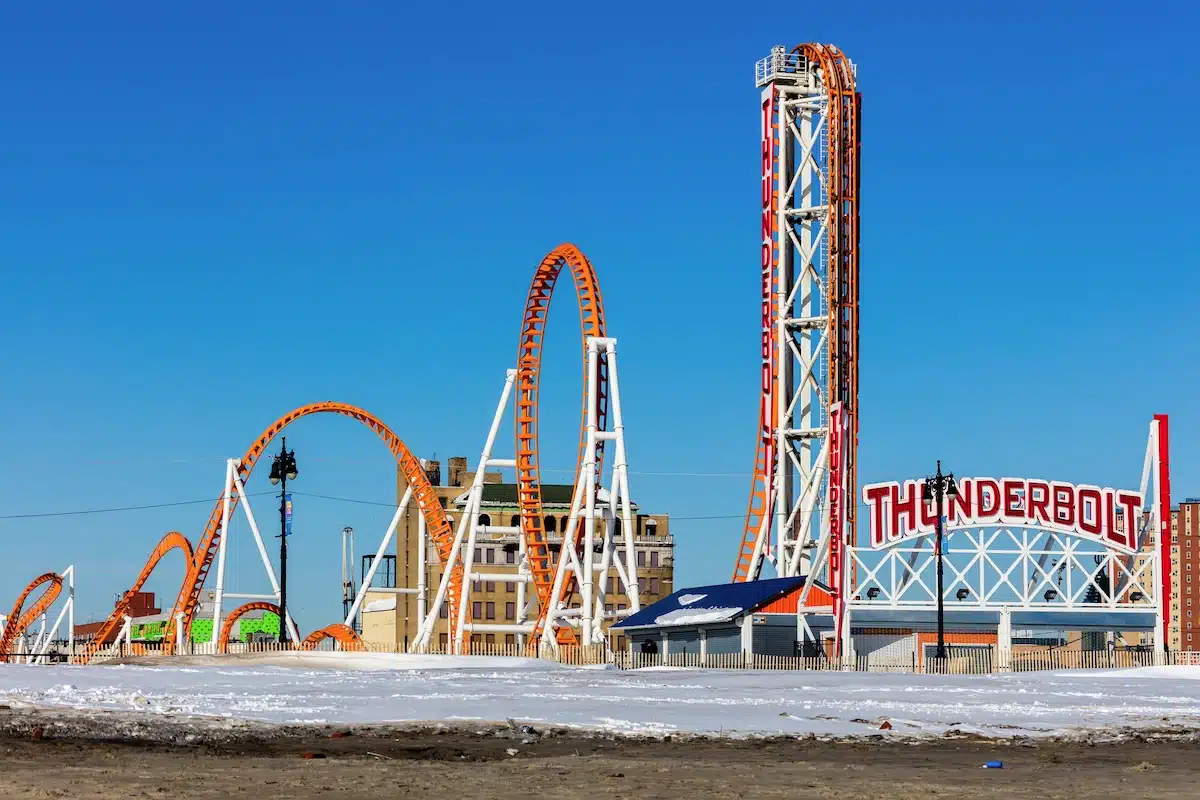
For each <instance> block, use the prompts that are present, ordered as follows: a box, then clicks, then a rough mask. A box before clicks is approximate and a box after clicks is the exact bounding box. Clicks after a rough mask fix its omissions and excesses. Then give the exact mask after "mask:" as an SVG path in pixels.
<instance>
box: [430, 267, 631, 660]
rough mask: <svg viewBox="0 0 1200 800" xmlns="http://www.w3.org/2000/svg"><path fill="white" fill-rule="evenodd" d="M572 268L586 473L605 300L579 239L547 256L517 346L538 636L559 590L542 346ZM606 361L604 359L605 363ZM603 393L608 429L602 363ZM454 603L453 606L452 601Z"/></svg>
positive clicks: (601, 414)
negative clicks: (590, 371)
mask: <svg viewBox="0 0 1200 800" xmlns="http://www.w3.org/2000/svg"><path fill="white" fill-rule="evenodd" d="M564 268H565V269H567V270H568V271H569V272H570V273H571V279H572V281H574V283H575V293H576V295H577V297H578V298H579V321H580V327H581V328H582V334H583V375H584V394H583V397H584V401H583V412H582V420H581V422H580V426H579V430H580V444H579V455H578V458H577V459H576V465H575V474H576V476H578V475H579V474H580V467H581V466H582V462H583V448H584V437H585V435H586V429H587V418H588V408H587V363H588V362H587V340H588V338H589V337H592V336H597V337H603V336H604V335H605V332H604V331H605V328H604V302H603V300H602V299H601V296H600V281H599V280H598V279H597V278H596V272H595V270H594V269H593V268H592V264H591V262H589V261H588V259H587V257H586V256H584V254H583V253H582V252H580V250H579V248H577V247H576V246H575V245H573V244H562V245H559V246H558V247H556V248H554V250H552V251H550V253H548V254H547V255H546V257H545V258H543V259H542V262H541V263H540V264H539V265H538V268H537V271H536V272H535V273H534V276H533V282H532V283H531V284H530V286H529V297H528V299H527V300H526V302H525V316H524V320H523V322H522V323H521V339H520V344H519V345H518V348H517V400H516V405H515V412H516V419H515V425H514V428H515V431H516V456H517V459H516V460H517V494H518V498H519V502H520V506H521V535H522V536H523V537H524V539H525V550H526V557H527V558H528V559H529V568H530V572H531V573H532V575H533V582H534V586H535V588H536V590H537V596H538V604H539V607H540V609H539V615H538V621H537V625H536V626H535V630H534V635H533V637H532V639H531V640H532V641H537V634H538V632H539V631H540V630H541V629H542V627H543V625H544V624H545V620H546V615H547V613H548V612H549V610H550V608H551V607H552V606H553V604H554V602H555V600H557V599H558V598H552V597H551V596H550V595H551V593H552V592H553V590H554V572H555V563H554V559H553V558H552V556H551V554H550V546H549V543H548V542H547V540H546V529H545V524H544V518H543V516H542V488H541V487H542V484H541V473H540V471H539V454H538V388H539V386H540V384H541V377H542V349H543V344H544V340H545V335H546V323H547V321H548V319H549V316H550V299H551V297H552V296H553V294H554V287H555V285H556V284H557V282H558V278H559V276H560V275H561V274H562V272H563V269H564ZM602 363H603V362H602ZM600 370H601V372H600V376H599V385H600V392H599V398H598V406H597V409H596V412H597V418H598V424H599V427H600V430H604V429H605V424H606V421H607V419H608V393H607V391H606V387H607V380H608V373H607V367H606V366H601V367H600ZM602 457H603V452H602V450H600V449H599V448H598V449H597V465H596V474H597V476H598V475H599V474H600V466H601V464H600V461H601V459H602ZM582 537H583V526H582V525H580V526H579V527H578V528H577V530H576V539H577V541H576V546H577V547H578V546H579V545H580V544H581V543H582ZM574 591H575V587H574V582H573V580H571V581H568V582H566V583H565V584H564V586H563V595H562V596H563V597H570V596H571V594H572V593H573V592H574ZM451 608H453V606H451ZM559 637H560V641H562V642H563V643H564V644H573V643H575V641H576V637H575V633H574V631H572V630H571V629H570V628H567V627H563V628H560V629H559Z"/></svg>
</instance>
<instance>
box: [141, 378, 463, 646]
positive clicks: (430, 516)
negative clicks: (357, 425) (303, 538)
mask: <svg viewBox="0 0 1200 800" xmlns="http://www.w3.org/2000/svg"><path fill="white" fill-rule="evenodd" d="M313 414H340V415H341V416H344V417H349V418H350V419H353V420H356V421H358V422H361V423H362V424H363V425H366V426H367V427H368V428H370V429H371V430H372V431H374V432H375V434H376V435H377V436H378V437H379V438H380V439H382V440H383V442H384V444H386V445H387V446H388V449H389V450H390V451H391V452H392V455H393V456H395V457H396V464H397V465H398V466H399V468H400V472H401V473H402V474H403V475H404V478H405V480H407V481H408V483H409V485H410V486H412V488H413V500H414V501H415V502H416V504H417V508H418V509H419V510H420V512H421V514H422V515H423V516H424V517H425V523H426V525H427V526H428V528H429V536H430V538H431V539H432V540H433V541H434V543H435V545H436V546H437V549H438V556H439V557H440V558H441V559H442V563H443V564H445V563H447V561H448V560H449V558H450V550H451V548H452V547H453V544H454V531H453V530H451V527H450V521H449V520H448V519H447V518H446V512H445V511H443V510H442V507H441V504H440V503H439V502H438V498H437V493H436V492H435V491H434V488H433V485H432V484H430V483H429V478H428V476H426V474H425V469H424V467H423V466H422V465H421V461H420V459H418V458H417V457H416V456H414V455H413V454H412V451H411V450H409V449H408V445H406V444H404V442H403V440H401V439H400V437H399V436H397V435H396V434H395V433H394V432H393V431H392V429H391V428H389V427H388V426H387V425H384V424H383V422H382V421H381V420H380V419H378V418H377V417H375V416H374V415H373V414H371V413H369V412H367V411H364V410H363V409H361V408H358V407H356V406H352V405H348V404H346V403H335V402H332V401H327V402H323V403H312V404H310V405H306V406H301V407H300V408H297V409H296V410H294V411H292V412H291V413H289V414H285V415H284V416H282V417H280V418H279V419H277V420H275V422H273V423H271V425H270V426H269V427H268V428H267V429H266V430H265V431H263V433H262V435H260V436H259V437H258V438H257V439H255V440H254V444H252V445H250V449H249V450H247V451H246V454H245V455H244V456H242V460H241V462H240V463H239V464H238V467H237V470H238V475H239V476H240V478H241V480H242V481H243V485H244V482H245V481H246V480H247V479H248V478H249V477H250V473H251V472H252V471H253V470H254V466H255V464H257V463H258V459H259V458H260V457H261V456H262V454H263V453H264V452H265V451H266V449H267V447H268V446H269V445H270V444H271V441H272V440H273V439H274V438H275V437H276V436H278V435H279V433H280V432H281V431H282V430H283V429H284V428H286V427H287V426H288V425H291V424H292V423H293V422H295V421H296V420H298V419H301V418H303V417H307V416H311V415H313ZM237 500H238V498H236V497H235V498H233V502H234V503H237ZM221 513H222V503H221V501H220V500H218V501H217V503H216V505H215V506H214V507H213V511H212V514H210V515H209V518H208V525H207V526H206V527H205V529H204V535H203V536H202V537H201V539H200V544H199V545H198V546H197V548H196V555H195V557H194V558H193V559H192V565H191V568H190V569H189V571H188V576H187V578H186V579H185V580H184V582H183V587H182V588H181V589H180V591H179V597H178V598H177V599H176V600H175V610H174V612H173V613H172V614H171V619H169V620H167V625H166V626H165V628H166V629H165V632H164V634H163V649H164V651H166V652H171V651H172V648H173V647H174V643H175V640H174V637H175V617H176V616H177V615H178V614H181V613H182V614H183V625H184V629H185V631H190V630H191V626H192V621H193V620H194V619H195V617H196V613H197V611H199V609H200V592H201V590H202V589H203V588H204V581H205V579H206V578H207V577H208V571H209V569H210V568H211V567H212V563H213V560H214V559H215V558H216V555H217V547H218V545H220V543H221V533H222V531H221ZM461 586H462V576H461V573H459V574H456V575H455V576H453V577H452V579H451V582H450V587H449V590H448V592H449V593H448V595H447V596H448V599H449V600H450V601H451V602H453V601H454V600H455V599H456V598H457V597H458V592H459V591H460V589H461Z"/></svg>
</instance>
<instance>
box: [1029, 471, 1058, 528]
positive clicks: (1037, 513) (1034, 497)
mask: <svg viewBox="0 0 1200 800" xmlns="http://www.w3.org/2000/svg"><path fill="white" fill-rule="evenodd" d="M1025 505H1026V508H1027V510H1026V512H1025V515H1026V516H1027V517H1028V519H1029V521H1030V522H1032V523H1033V524H1034V525H1038V524H1041V525H1049V524H1050V523H1051V522H1052V520H1051V518H1050V484H1048V483H1046V482H1045V481H1029V482H1028V484H1027V491H1026V492H1025Z"/></svg>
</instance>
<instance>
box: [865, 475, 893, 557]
mask: <svg viewBox="0 0 1200 800" xmlns="http://www.w3.org/2000/svg"><path fill="white" fill-rule="evenodd" d="M891 496H892V488H891V486H889V485H888V484H886V483H879V484H875V485H873V486H864V487H863V501H864V502H865V503H866V504H867V508H869V509H871V517H870V519H871V546H872V547H882V546H883V545H884V544H885V543H886V541H887V534H888V521H889V520H888V518H887V517H886V516H885V515H884V502H885V501H886V500H888V499H890V498H891Z"/></svg>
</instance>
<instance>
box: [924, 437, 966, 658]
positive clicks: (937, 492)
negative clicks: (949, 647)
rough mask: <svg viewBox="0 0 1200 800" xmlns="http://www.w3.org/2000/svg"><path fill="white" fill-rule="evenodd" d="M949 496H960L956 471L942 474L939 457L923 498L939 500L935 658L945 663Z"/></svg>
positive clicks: (935, 547) (936, 543)
mask: <svg viewBox="0 0 1200 800" xmlns="http://www.w3.org/2000/svg"><path fill="white" fill-rule="evenodd" d="M947 497H958V486H957V485H956V484H955V483H954V473H953V472H951V473H950V474H949V475H943V474H942V462H941V459H938V462H937V474H936V475H934V476H933V477H931V478H926V479H925V486H924V488H923V489H922V491H921V499H922V500H924V501H926V502H928V501H930V500H935V501H936V502H937V528H936V531H937V534H936V535H937V539H936V540H935V543H934V554H935V556H936V557H937V628H938V638H937V653H936V654H935V656H934V657H935V658H936V659H937V660H938V664H940V665H944V664H945V663H946V662H945V659H946V614H945V599H946V598H945V597H944V594H945V589H944V588H943V586H942V550H943V545H942V533H943V531H942V516H943V515H944V514H945V499H946V498H947Z"/></svg>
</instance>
